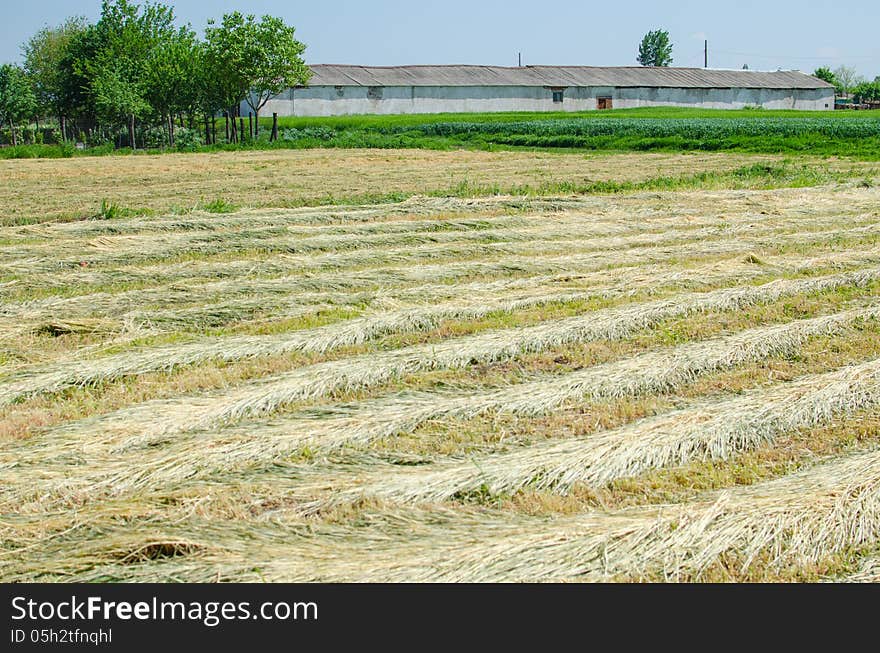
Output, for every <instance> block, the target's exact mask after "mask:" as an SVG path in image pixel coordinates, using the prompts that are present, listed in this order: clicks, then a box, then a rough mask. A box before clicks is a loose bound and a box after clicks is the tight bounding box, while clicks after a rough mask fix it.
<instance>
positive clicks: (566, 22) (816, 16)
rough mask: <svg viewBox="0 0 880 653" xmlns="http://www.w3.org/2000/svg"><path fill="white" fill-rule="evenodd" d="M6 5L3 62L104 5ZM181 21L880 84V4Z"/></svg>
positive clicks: (556, 4) (406, 8)
mask: <svg viewBox="0 0 880 653" xmlns="http://www.w3.org/2000/svg"><path fill="white" fill-rule="evenodd" d="M3 2H4V3H9V6H7V9H6V11H4V12H3V21H2V22H0V62H6V61H12V62H16V61H20V60H21V53H20V45H21V44H22V43H23V42H25V41H26V40H27V39H28V38H29V37H30V36H31V35H32V34H33V33H34V32H36V31H37V30H38V29H40V28H41V27H43V26H45V25H56V24H58V23H60V22H61V21H62V20H63V19H64V18H65V17H66V16H70V15H83V16H86V17H87V18H89V19H91V20H95V19H96V18H97V16H98V14H99V12H100V4H101V3H100V0H40V2H25V3H23V4H22V3H19V2H16V3H14V4H13V2H12V0H3ZM167 4H172V5H173V6H174V7H175V9H176V14H177V16H178V19H179V20H180V22H189V23H191V24H192V26H193V27H194V28H195V29H196V30H197V31H199V32H200V31H201V30H202V28H203V27H204V25H205V22H206V21H207V19H208V18H210V17H217V18H219V17H220V16H221V15H222V14H223V13H224V12H227V11H232V10H236V9H237V10H239V11H241V12H243V13H253V14H256V15H263V14H271V15H274V16H281V17H282V18H284V19H285V20H286V22H288V23H289V24H292V25H294V26H295V27H296V28H297V37H298V38H299V40H301V41H303V42H304V43H306V45H307V50H306V61H307V63H337V64H343V63H349V64H363V65H374V66H383V65H385V66H390V65H401V64H450V63H459V64H485V65H502V66H503V65H509V66H515V65H516V64H517V53H519V52H521V53H522V60H523V64H525V65H529V64H532V65H539V64H546V65H587V66H628V65H636V61H635V56H636V52H637V49H638V43H639V41H640V40H641V38H642V36H643V35H644V34H645V33H646V32H648V31H649V30H652V29H658V28H662V29H665V30H667V31H669V33H670V37H671V39H672V42H673V44H674V49H673V65H675V66H686V67H690V66H694V67H702V65H703V41H704V39H708V41H709V66H710V67H711V68H737V69H739V68H742V67H743V65H744V64H747V65H748V66H749V68H750V69H752V70H776V69H778V68H782V69H784V70H804V71H807V72H811V71H813V70H814V69H815V68H817V67H819V66H830V67H831V68H835V67H837V66H840V65H847V66H852V67H854V68H856V70H857V71H858V72H859V73H860V74H861V75H863V76H865V77H867V78H869V79H873V78H874V77H875V76H877V75H880V38H878V36H877V27H878V25H880V1H878V0H851V1H847V0H838V1H836V2H828V1H825V0H799V1H798V0H782V1H774V0H761V1H756V0H737V1H735V2H730V1H728V2H724V3H716V2H711V0H709V1H707V0H701V1H699V2H697V1H691V0H681V1H677V0H668V1H667V2H658V1H657V0H626V1H625V2H621V1H618V2H608V0H603V1H601V2H591V1H589V0H580V1H573V0H531V1H529V2H524V1H521V0H506V1H502V0H488V1H479V0H443V2H421V3H419V2H415V1H410V2H406V1H403V0H385V1H383V0H374V1H372V2H354V1H351V0H334V1H330V2H327V1H324V2H321V1H320V0H319V1H315V0H312V1H311V2H297V1H295V0H176V1H175V0H170V1H169V2H168V3H167Z"/></svg>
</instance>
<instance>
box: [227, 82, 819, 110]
mask: <svg viewBox="0 0 880 653" xmlns="http://www.w3.org/2000/svg"><path fill="white" fill-rule="evenodd" d="M598 97H611V98H612V102H613V106H614V108H617V109H624V108H632V107H644V106H681V107H696V108H706V109H739V108H742V107H744V106H763V107H765V108H767V109H801V110H816V111H821V110H825V109H829V110H831V109H833V108H834V96H833V92H831V93H830V92H828V91H827V90H824V89H809V90H803V89H799V90H789V89H748V88H731V89H698V88H613V87H607V88H602V87H569V88H566V89H565V94H564V100H563V102H562V103H561V104H560V103H556V102H553V97H552V91H551V89H549V88H544V87H527V86H523V87H520V86H386V87H375V88H368V87H365V86H345V87H342V86H312V87H308V88H298V89H291V90H289V91H286V92H285V93H284V94H282V95H281V96H279V97H278V98H276V99H274V100H270V101H269V103H268V104H267V105H266V107H265V108H264V109H263V111H262V115H264V116H266V115H270V114H271V113H273V112H277V113H278V115H279V116H293V115H296V116H334V115H351V114H401V113H404V114H405V113H470V112H473V113H483V112H498V111H590V110H594V109H596V108H597V106H596V104H597V98H598ZM242 110H243V112H244V115H247V111H248V109H247V107H246V105H244V106H243V107H242Z"/></svg>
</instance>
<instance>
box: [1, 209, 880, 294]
mask: <svg viewBox="0 0 880 653" xmlns="http://www.w3.org/2000/svg"><path fill="white" fill-rule="evenodd" d="M878 237H880V233H878V228H877V225H876V224H873V225H867V226H859V227H854V228H850V229H841V230H831V231H822V232H818V233H816V232H808V233H805V234H781V235H776V236H775V237H774V236H766V237H763V238H762V237H760V236H757V237H747V236H741V237H739V238H737V239H735V240H734V241H724V240H723V239H713V238H706V239H704V240H702V241H700V243H701V248H700V251H699V255H698V257H699V258H704V259H705V258H710V257H718V256H724V255H727V254H733V253H737V252H749V251H751V250H755V249H762V250H764V249H766V250H767V251H768V253H772V252H777V251H782V250H784V249H785V248H787V247H791V246H795V247H797V248H798V249H803V248H805V247H806V248H809V247H815V246H826V247H827V246H829V245H830V246H834V247H840V246H850V247H853V246H859V245H862V244H873V243H875V242H876V240H877V238H878ZM429 250H430V251H429ZM478 257H481V258H482V259H483V260H479V261H475V260H474V259H475V258H478ZM682 257H688V258H693V257H694V248H693V247H692V246H691V245H690V244H689V243H683V244H669V245H667V246H665V247H664V246H662V243H661V244H658V242H656V241H653V240H652V241H651V243H650V244H648V245H645V246H633V247H631V248H629V249H623V250H619V251H613V252H612V253H609V252H608V251H604V250H598V251H597V250H596V249H595V246H594V244H592V243H588V244H587V245H585V246H584V247H583V248H580V243H579V241H578V240H577V239H576V238H572V239H570V240H569V241H568V242H567V243H566V242H554V243H552V246H551V245H550V244H547V243H500V244H498V243H496V244H485V245H482V246H473V245H472V246H470V247H440V248H439V249H438V248H437V247H436V246H432V247H431V248H428V249H426V248H411V249H408V250H406V251H398V250H378V251H375V252H372V251H366V252H347V253H342V254H324V255H320V256H317V257H314V256H312V257H299V256H292V255H285V254H280V255H277V256H275V257H271V258H269V259H265V260H264V259H258V260H238V261H222V262H218V261H198V260H196V261H186V262H182V263H171V264H167V265H158V266H155V265H154V266H148V267H124V268H119V269H107V270H101V269H90V268H89V267H88V266H87V267H85V268H79V269H77V270H63V271H59V272H56V273H52V274H48V273H47V274H42V275H24V276H22V277H21V278H20V279H18V280H17V281H18V283H17V284H16V285H15V286H14V287H13V288H12V290H11V292H13V293H15V294H16V295H17V296H21V295H22V293H24V292H26V291H27V290H37V289H51V290H53V291H54V290H55V289H57V288H59V287H66V288H70V289H73V290H75V291H79V293H80V294H84V293H88V292H89V289H90V287H95V286H99V287H100V286H108V285H109V286H119V285H120V284H143V283H147V284H149V285H150V286H152V287H156V285H157V284H167V283H187V284H188V285H192V284H193V282H194V281H195V280H198V279H203V280H206V281H217V280H222V279H227V280H228V279H236V280H240V279H241V278H242V277H250V278H253V277H267V276H279V275H282V276H290V275H294V274H298V275H300V276H301V277H305V278H306V279H304V282H305V281H307V280H308V278H310V277H313V276H322V275H324V274H326V273H328V272H329V273H334V272H335V273H339V272H340V271H341V270H346V274H345V275H342V276H343V277H349V276H350V277H354V278H356V279H357V278H359V279H362V280H363V281H364V282H365V283H373V284H375V283H381V282H383V281H385V280H386V278H387V277H388V276H389V275H391V278H390V279H387V281H392V280H394V279H401V278H403V279H405V280H408V281H409V282H418V281H422V282H425V281H455V280H461V279H462V278H463V277H464V278H468V277H474V276H484V275H498V274H513V273H529V272H533V273H539V274H540V273H543V274H547V273H549V272H565V271H567V270H570V269H572V267H575V268H577V269H580V270H581V271H585V270H588V269H592V270H597V269H602V268H606V267H610V266H625V265H637V264H640V265H650V264H656V263H658V262H663V261H669V260H673V261H675V260H679V259H681V258H682ZM344 285H345V282H342V283H341V284H340V287H339V288H336V289H341V287H342V286H344ZM348 285H350V283H349V284H348ZM311 288H312V289H313V290H319V291H320V290H326V289H327V287H326V286H324V285H321V284H320V283H318V282H315V283H314V284H313V285H312V286H311ZM38 301H41V300H38Z"/></svg>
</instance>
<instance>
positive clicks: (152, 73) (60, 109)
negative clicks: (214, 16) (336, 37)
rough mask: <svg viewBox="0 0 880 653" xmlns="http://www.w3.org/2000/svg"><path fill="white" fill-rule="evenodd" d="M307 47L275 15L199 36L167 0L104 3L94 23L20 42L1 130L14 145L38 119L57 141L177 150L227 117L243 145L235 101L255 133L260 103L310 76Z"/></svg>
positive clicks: (2, 69)
mask: <svg viewBox="0 0 880 653" xmlns="http://www.w3.org/2000/svg"><path fill="white" fill-rule="evenodd" d="M304 50H305V45H303V44H302V43H301V42H299V41H298V40H297V39H296V38H295V29H294V27H292V26H290V25H287V24H285V22H284V21H283V20H282V19H280V18H276V17H273V16H263V17H261V18H257V17H255V16H253V15H243V14H242V13H240V12H238V11H234V12H231V13H227V14H224V15H223V17H222V19H220V20H219V21H214V20H209V21H208V23H207V25H206V26H205V29H204V37H203V38H199V37H198V35H197V34H196V32H195V31H194V30H193V28H192V26H191V25H189V24H186V25H183V26H178V25H177V24H176V19H175V14H174V9H173V7H171V6H169V5H167V4H163V3H160V2H148V3H145V4H136V3H134V2H132V1H131V0H103V2H102V3H101V15H100V18H99V19H98V20H97V22H95V23H90V22H88V21H87V20H86V19H84V18H79V17H73V18H68V19H67V20H65V21H64V22H63V23H62V24H61V25H59V26H57V27H46V28H44V29H42V30H40V31H39V32H37V33H36V34H35V35H34V36H33V37H31V38H30V39H29V40H28V41H27V42H26V43H25V44H24V45H23V46H22V52H23V59H24V64H23V65H22V66H17V65H13V64H4V65H2V66H0V127H2V128H5V129H8V130H10V131H11V140H12V143H13V144H17V143H18V141H19V138H18V133H17V132H18V131H19V129H20V128H21V126H22V125H26V124H30V123H33V122H35V123H36V124H37V126H38V127H39V125H40V122H41V120H42V121H44V123H45V122H47V121H48V122H51V123H53V124H54V125H55V127H56V129H57V132H56V140H58V141H68V140H76V141H87V142H88V143H89V144H92V145H98V144H104V143H113V144H114V145H115V146H116V147H125V146H127V147H132V148H137V147H138V146H141V147H143V146H146V145H147V144H148V142H150V143H152V142H153V141H155V140H157V139H159V140H162V141H164V144H167V145H169V146H172V147H173V146H175V145H176V144H177V141H178V140H180V141H182V142H181V144H183V143H185V142H190V143H193V144H196V143H198V144H201V143H206V144H213V143H217V142H218V137H217V118H218V117H225V123H224V128H225V131H224V133H223V134H222V138H224V139H225V141H226V142H230V143H235V142H241V141H243V140H245V139H247V138H250V137H251V130H250V129H248V130H247V132H246V133H243V131H242V129H241V125H242V124H243V120H241V119H240V110H239V108H240V106H241V104H242V103H246V104H247V106H249V107H250V110H251V112H252V113H253V118H254V122H253V123H252V124H253V125H254V131H253V134H254V135H255V136H256V135H258V134H259V115H260V110H261V109H262V108H263V107H264V106H265V105H266V103H267V102H268V101H269V100H270V99H271V98H272V97H275V96H276V95H278V94H279V93H281V92H282V91H284V90H285V89H287V88H290V87H293V86H297V85H301V84H305V83H306V82H307V81H308V79H309V76H310V71H309V69H308V67H307V66H306V65H305V63H304V61H303V58H302V55H303V52H304ZM236 118H239V120H236Z"/></svg>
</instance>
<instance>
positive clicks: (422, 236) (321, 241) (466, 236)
mask: <svg viewBox="0 0 880 653" xmlns="http://www.w3.org/2000/svg"><path fill="white" fill-rule="evenodd" d="M848 218H849V219H846V220H844V219H843V216H840V215H836V216H833V217H829V216H787V217H779V216H777V217H774V219H772V220H768V221H766V223H762V224H761V227H764V228H766V227H772V228H774V229H777V230H782V229H785V228H791V227H794V226H797V227H799V228H807V227H809V228H816V227H823V226H824V227H827V226H829V225H831V224H835V223H836V224H841V223H842V222H844V221H845V222H852V223H858V222H859V218H858V217H857V216H855V215H853V216H848ZM861 220H862V221H864V217H862V218H861ZM371 227H372V228H371V229H369V230H367V229H363V228H361V229H356V230H354V231H351V232H342V233H329V234H325V233H310V232H308V231H306V232H303V231H302V230H300V229H296V228H290V227H286V226H284V225H279V224H276V223H269V224H266V225H260V224H248V225H246V226H245V228H242V229H222V228H220V226H219V225H218V226H217V228H216V229H213V230H211V231H203V230H199V231H187V230H184V231H170V232H162V233H159V234H156V233H146V234H142V235H103V236H99V237H97V238H91V239H81V238H80V239H78V238H73V239H59V238H52V239H47V240H45V241H43V242H36V243H33V242H25V243H21V244H17V245H16V244H10V245H7V246H5V247H4V260H5V262H6V264H12V263H15V262H21V261H27V262H28V264H29V266H30V267H31V269H32V270H44V269H45V270H52V269H56V268H58V267H59V266H61V267H65V266H69V265H70V264H71V263H73V264H76V263H79V262H80V261H82V260H83V257H84V256H85V257H86V258H87V259H88V260H89V262H90V263H91V264H93V265H94V264H107V263H113V262H124V263H126V264H131V263H132V262H135V261H141V260H149V259H154V258H157V257H158V258H168V257H174V256H180V255H181V254H182V253H197V254H201V255H208V254H219V253H222V252H227V251H237V250H242V249H245V250H257V249H265V250H268V251H284V252H288V253H294V254H300V253H309V252H328V251H346V250H351V249H362V248H367V249H369V248H376V247H380V248H387V247H393V246H395V245H400V244H407V245H425V244H433V243H438V244H439V243H447V244H448V243H459V242H468V241H476V242H483V241H486V242H502V241H517V240H523V239H529V238H534V237H540V238H541V239H543V240H556V239H559V238H561V237H565V236H566V235H567V236H571V235H573V234H577V235H578V237H579V238H584V237H586V236H589V237H591V238H603V237H604V238H609V237H614V236H616V237H619V238H627V237H630V238H631V237H634V236H637V235H639V234H643V235H648V234H654V235H655V236H657V237H660V236H666V235H667V234H668V236H667V237H674V236H676V235H677V236H679V237H682V236H685V235H686V234H687V233H688V232H696V231H699V230H700V229H713V228H714V229H717V228H719V227H727V228H731V229H739V228H748V229H750V230H754V229H756V228H758V225H755V224H748V225H742V226H740V225H739V224H738V223H737V222H736V221H733V222H731V221H728V220H723V221H721V220H718V219H717V218H714V219H713V218H704V219H702V220H692V221H691V222H689V223H688V224H685V225H684V226H671V225H668V224H652V223H651V222H639V223H632V222H629V223H627V222H622V221H620V220H608V219H607V218H603V219H597V218H596V217H595V216H591V215H584V214H575V213H570V212H567V213H563V214H557V215H544V216H537V217H525V216H507V217H504V218H490V219H465V218H459V219H457V220H454V219H451V220H446V221H440V220H427V221H421V222H408V223H402V224H399V223H390V224H388V225H387V227H385V228H384V229H383V228H379V227H378V226H377V225H371ZM65 257H67V258H65ZM71 257H72V258H71Z"/></svg>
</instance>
